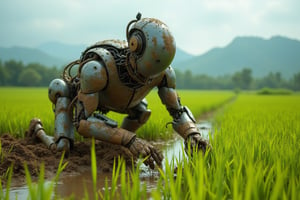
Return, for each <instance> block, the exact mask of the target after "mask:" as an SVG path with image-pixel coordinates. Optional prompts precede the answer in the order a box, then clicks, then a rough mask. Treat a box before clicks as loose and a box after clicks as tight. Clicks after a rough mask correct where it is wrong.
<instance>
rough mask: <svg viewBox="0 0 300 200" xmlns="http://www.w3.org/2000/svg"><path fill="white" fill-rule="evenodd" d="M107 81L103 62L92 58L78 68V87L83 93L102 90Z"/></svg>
mask: <svg viewBox="0 0 300 200" xmlns="http://www.w3.org/2000/svg"><path fill="white" fill-rule="evenodd" d="M107 82H108V74H107V70H106V68H105V64H104V63H103V62H101V61H96V60H92V61H89V62H87V63H85V64H84V65H83V66H82V68H81V70H80V89H81V91H82V92H83V93H95V92H98V91H100V90H103V89H104V88H105V87H106V85H107Z"/></svg>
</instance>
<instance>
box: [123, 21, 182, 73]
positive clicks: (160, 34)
mask: <svg viewBox="0 0 300 200" xmlns="http://www.w3.org/2000/svg"><path fill="white" fill-rule="evenodd" d="M129 35H130V36H129V41H128V42H129V44H128V45H129V48H130V51H131V52H132V54H133V55H134V57H135V58H136V60H135V62H136V63H135V65H136V66H135V67H136V69H135V71H137V72H138V73H139V74H140V75H142V76H143V77H145V78H151V77H154V76H155V75H157V74H159V73H161V72H162V71H164V70H165V69H166V68H167V67H168V66H169V65H170V64H171V62H172V60H173V58H174V55H175V51H176V45H175V40H174V37H173V35H172V34H171V32H170V31H169V28H168V27H167V25H165V24H164V23H163V22H161V21H159V20H157V19H153V18H143V19H141V20H138V21H137V22H136V23H135V24H133V25H132V27H131V29H130V31H129Z"/></svg>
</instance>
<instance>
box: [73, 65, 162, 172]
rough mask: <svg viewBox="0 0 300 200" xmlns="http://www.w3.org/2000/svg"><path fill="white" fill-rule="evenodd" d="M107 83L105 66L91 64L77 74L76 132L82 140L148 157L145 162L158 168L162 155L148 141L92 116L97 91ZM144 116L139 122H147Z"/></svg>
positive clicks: (94, 109)
mask: <svg viewBox="0 0 300 200" xmlns="http://www.w3.org/2000/svg"><path fill="white" fill-rule="evenodd" d="M107 82H108V76H107V74H106V69H105V64H104V63H101V62H98V61H90V62H87V63H86V64H84V65H83V67H82V69H81V71H80V83H81V84H80V91H79V93H78V100H79V101H78V104H79V105H78V108H79V109H80V108H81V111H80V112H79V113H82V114H80V116H78V117H77V118H79V123H78V125H77V131H78V133H79V134H81V135H83V136H85V137H94V138H95V139H98V140H102V141H106V142H110V143H112V144H117V145H122V146H125V147H127V148H128V149H129V150H130V152H131V153H132V154H133V155H134V156H136V157H138V156H142V157H143V158H146V157H147V159H146V160H145V161H144V163H145V164H146V165H149V166H150V168H152V169H153V168H154V163H155V162H156V163H157V164H158V165H161V162H162V159H163V156H162V155H161V153H160V152H157V151H156V149H155V148H154V147H153V146H152V145H151V144H149V143H148V142H146V141H144V140H142V139H140V138H137V137H136V134H135V133H133V132H132V131H130V129H129V130H126V129H125V128H126V124H123V126H124V128H118V127H117V124H115V123H113V120H111V119H108V118H106V117H105V116H103V115H101V114H98V115H97V114H94V112H95V111H96V110H97V108H98V102H99V98H100V97H99V91H101V90H103V89H104V88H105V87H106V84H107ZM136 109H138V108H136ZM142 110H143V109H142ZM143 113H144V112H143ZM144 115H145V116H144V117H142V119H143V120H147V119H148V117H149V115H150V113H148V115H147V112H146V114H144ZM142 119H140V120H141V122H144V121H143V120H142ZM131 128H133V127H131Z"/></svg>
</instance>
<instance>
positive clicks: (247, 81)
mask: <svg viewBox="0 0 300 200" xmlns="http://www.w3.org/2000/svg"><path fill="white" fill-rule="evenodd" d="M252 81H253V78H252V70H251V69H249V68H244V69H243V70H242V71H239V72H236V73H235V74H234V75H233V76H232V82H233V83H234V85H235V87H236V88H241V89H250V88H251V84H252Z"/></svg>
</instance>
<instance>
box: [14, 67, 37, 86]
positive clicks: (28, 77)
mask: <svg viewBox="0 0 300 200" xmlns="http://www.w3.org/2000/svg"><path fill="white" fill-rule="evenodd" d="M41 80H42V76H41V75H40V74H39V73H38V72H37V71H36V70H34V69H30V68H26V69H24V70H23V71H22V72H21V74H20V75H19V78H18V82H19V83H20V85H23V86H38V85H39V82H40V81H41Z"/></svg>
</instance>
